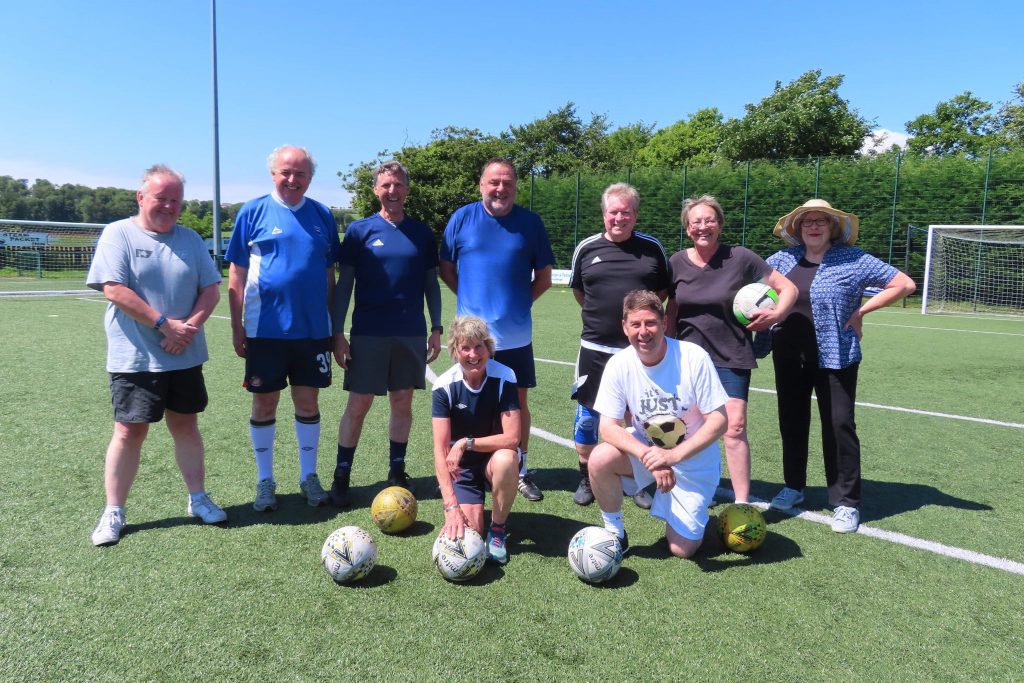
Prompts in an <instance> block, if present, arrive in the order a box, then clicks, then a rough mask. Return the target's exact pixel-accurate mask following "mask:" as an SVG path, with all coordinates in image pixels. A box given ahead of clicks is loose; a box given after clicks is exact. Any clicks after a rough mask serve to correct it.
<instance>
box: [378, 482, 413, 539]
mask: <svg viewBox="0 0 1024 683" xmlns="http://www.w3.org/2000/svg"><path fill="white" fill-rule="evenodd" d="M416 508H417V505H416V496H414V495H412V493H411V492H410V491H408V490H407V489H404V488H402V487H401V486H389V487H387V488H386V489H384V490H383V491H381V492H380V493H378V494H377V497H376V498H374V499H373V503H372V504H371V505H370V515H371V516H372V517H373V523H374V524H376V525H377V526H378V527H379V528H380V530H381V531H383V532H384V533H386V534H397V533H398V532H400V531H405V530H406V529H408V528H409V527H410V526H412V523H413V522H415V521H416Z"/></svg>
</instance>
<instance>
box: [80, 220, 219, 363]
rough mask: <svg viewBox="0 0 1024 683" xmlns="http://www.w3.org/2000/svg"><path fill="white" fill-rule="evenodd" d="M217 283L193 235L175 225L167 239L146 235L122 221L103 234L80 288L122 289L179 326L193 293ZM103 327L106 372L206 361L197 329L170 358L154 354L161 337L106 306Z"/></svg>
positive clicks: (209, 261)
mask: <svg viewBox="0 0 1024 683" xmlns="http://www.w3.org/2000/svg"><path fill="white" fill-rule="evenodd" d="M220 280H221V277H220V272H219V271H218V270H217V267H216V266H215V265H214V263H213V259H212V258H211V257H210V254H209V252H207V250H206V245H205V244H203V239H202V238H201V237H200V236H199V234H198V233H196V232H195V231H194V230H191V229H190V228H186V227H185V226H183V225H175V226H174V228H173V229H172V230H171V231H170V232H167V233H158V232H150V231H148V230H145V229H143V228H142V227H140V226H139V225H138V224H137V223H136V222H135V221H134V220H132V219H131V218H126V219H124V220H120V221H116V222H114V223H111V224H110V225H108V226H107V227H106V228H104V229H103V234H102V235H100V239H99V241H98V242H97V243H96V254H95V255H94V256H93V259H92V265H91V266H90V267H89V275H88V276H87V277H86V280H85V283H86V284H87V285H88V286H89V287H92V288H93V289H96V290H100V291H102V290H103V285H104V284H105V283H107V282H116V283H118V284H122V285H125V286H126V287H128V288H129V289H131V290H132V291H133V292H135V293H136V294H138V295H139V297H140V298H141V299H142V300H143V301H145V302H146V303H148V304H149V305H150V306H152V307H153V308H155V309H156V310H157V311H160V313H162V314H163V315H165V316H167V317H168V318H172V319H177V320H183V319H185V318H187V317H188V315H189V314H190V313H191V312H192V308H193V307H194V306H195V303H196V299H197V298H198V296H199V290H201V289H202V288H204V287H207V286H209V285H212V284H216V283H218V282H220ZM103 322H104V327H105V328H106V332H107V371H108V372H166V371H168V370H184V369H186V368H191V367H195V366H196V365H200V364H202V363H204V362H206V360H207V359H208V358H209V355H208V353H207V350H206V336H205V333H204V331H203V329H201V328H200V330H199V332H198V333H197V334H196V336H195V337H194V338H193V339H192V343H190V344H189V345H188V346H187V347H186V348H185V351H184V352H182V353H180V354H178V355H173V354H170V353H167V352H166V351H164V350H163V349H162V348H160V341H161V340H162V339H163V333H161V332H160V331H159V330H154V329H153V328H152V327H151V326H149V325H144V324H141V323H138V322H136V321H135V320H133V319H132V318H131V317H130V316H129V315H128V314H127V313H125V312H124V311H122V310H121V309H119V308H118V307H117V306H115V305H114V304H112V303H111V304H107V312H106V315H105V316H104V319H103Z"/></svg>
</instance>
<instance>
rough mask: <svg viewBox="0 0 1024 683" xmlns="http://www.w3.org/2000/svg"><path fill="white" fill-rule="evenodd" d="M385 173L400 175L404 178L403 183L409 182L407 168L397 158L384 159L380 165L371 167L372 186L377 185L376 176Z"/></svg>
mask: <svg viewBox="0 0 1024 683" xmlns="http://www.w3.org/2000/svg"><path fill="white" fill-rule="evenodd" d="M385 173H390V174H392V175H401V176H402V178H404V179H405V184H406V185H408V184H409V169H407V168H406V167H405V166H404V165H403V164H402V162H400V161H398V160H397V159H392V160H391V161H385V162H383V163H381V165H380V166H378V167H377V168H375V169H373V186H374V187H377V178H379V177H381V176H382V175H384V174H385Z"/></svg>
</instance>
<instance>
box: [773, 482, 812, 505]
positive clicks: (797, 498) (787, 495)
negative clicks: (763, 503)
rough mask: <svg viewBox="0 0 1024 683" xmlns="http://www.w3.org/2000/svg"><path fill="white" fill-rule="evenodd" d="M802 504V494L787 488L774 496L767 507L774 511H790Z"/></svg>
mask: <svg viewBox="0 0 1024 683" xmlns="http://www.w3.org/2000/svg"><path fill="white" fill-rule="evenodd" d="M802 502H804V494H803V493H802V492H801V491H797V490H796V489H791V488H789V487H788V486H787V487H785V488H783V489H782V490H781V491H779V492H778V493H777V494H775V497H774V498H772V502H771V503H770V504H769V507H772V508H775V509H776V510H792V509H793V508H795V507H796V506H797V505H799V504H800V503H802Z"/></svg>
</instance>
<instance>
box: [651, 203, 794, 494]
mask: <svg viewBox="0 0 1024 683" xmlns="http://www.w3.org/2000/svg"><path fill="white" fill-rule="evenodd" d="M681 218H682V221H683V226H684V227H685V228H686V234H687V236H688V237H689V238H690V239H691V240H692V241H693V246H692V247H690V248H689V249H683V250H681V251H679V252H676V253H675V254H674V255H673V256H672V258H671V260H670V261H669V265H670V266H671V271H672V288H671V289H670V290H669V294H670V296H669V301H668V311H667V312H666V318H667V320H668V333H669V335H670V336H672V337H675V338H678V339H681V340H683V341H689V342H693V343H694V344H697V345H698V346H700V347H701V348H703V349H704V350H705V351H707V352H708V355H710V356H711V360H712V361H713V362H714V364H715V369H716V370H717V371H718V378H719V379H720V380H721V381H722V386H724V387H725V391H726V393H727V394H728V396H729V400H728V401H727V402H726V404H725V409H726V413H727V414H728V416H729V428H728V430H727V431H726V432H725V438H724V442H725V462H726V464H727V465H728V466H729V478H730V481H731V482H732V490H733V493H734V494H735V498H736V502H737V503H746V502H747V501H748V500H749V496H750V444H749V442H748V441H747V398H748V396H749V393H750V371H751V370H752V369H753V368H756V367H757V361H755V360H754V351H753V343H752V341H751V334H750V333H751V332H754V331H759V330H766V329H768V328H769V327H770V326H771V325H773V324H775V323H777V322H779V321H780V320H782V319H783V318H784V317H785V315H786V313H787V312H788V311H789V308H790V307H791V306H792V305H793V301H795V300H796V294H797V292H796V287H794V286H793V284H792V283H791V282H790V281H789V280H787V279H786V278H785V277H783V276H782V275H780V274H779V272H778V271H777V270H775V269H774V268H772V267H771V266H770V265H768V264H767V263H765V261H764V259H762V258H761V257H760V256H758V255H757V254H755V253H754V252H752V251H750V250H749V249H746V248H744V247H734V246H730V245H728V244H722V243H720V242H719V241H718V240H719V238H720V237H721V236H722V225H723V223H724V220H725V217H724V214H723V211H722V205H721V204H719V203H718V200H716V199H715V198H714V197H712V196H711V195H704V196H702V197H696V198H691V199H687V200H686V201H685V202H683V212H682V216H681ZM753 282H764V283H766V284H768V285H771V286H772V287H773V288H774V289H775V290H776V291H777V292H778V294H779V303H778V305H777V306H776V307H775V309H774V310H760V311H757V312H756V313H754V315H753V316H752V317H753V322H751V323H750V324H749V325H746V326H743V325H740V323H739V322H737V320H736V316H735V315H733V312H732V301H733V299H734V298H735V297H736V292H738V291H739V290H740V288H741V287H743V286H744V285H749V284H751V283H753Z"/></svg>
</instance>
